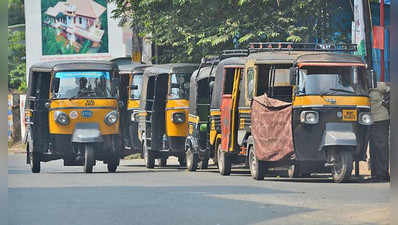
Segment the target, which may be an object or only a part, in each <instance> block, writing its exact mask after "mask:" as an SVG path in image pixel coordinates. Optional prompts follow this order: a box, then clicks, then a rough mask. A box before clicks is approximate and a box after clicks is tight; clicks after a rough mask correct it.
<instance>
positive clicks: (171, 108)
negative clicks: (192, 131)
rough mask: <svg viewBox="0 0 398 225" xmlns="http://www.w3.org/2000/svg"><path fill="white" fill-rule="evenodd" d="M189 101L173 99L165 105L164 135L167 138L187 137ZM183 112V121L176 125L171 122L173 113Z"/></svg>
mask: <svg viewBox="0 0 398 225" xmlns="http://www.w3.org/2000/svg"><path fill="white" fill-rule="evenodd" d="M188 110H189V100H185V99H175V100H168V101H167V103H166V135H167V136H168V137H186V136H187V135H188V117H189V111H188ZM176 112H183V113H184V114H185V121H184V122H183V123H179V124H176V123H174V122H173V121H172V118H173V113H176Z"/></svg>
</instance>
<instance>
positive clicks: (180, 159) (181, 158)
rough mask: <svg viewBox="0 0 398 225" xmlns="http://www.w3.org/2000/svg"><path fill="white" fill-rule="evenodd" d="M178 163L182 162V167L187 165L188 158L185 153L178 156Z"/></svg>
mask: <svg viewBox="0 0 398 225" xmlns="http://www.w3.org/2000/svg"><path fill="white" fill-rule="evenodd" d="M178 163H180V167H186V166H187V158H186V156H185V154H183V155H180V156H178Z"/></svg>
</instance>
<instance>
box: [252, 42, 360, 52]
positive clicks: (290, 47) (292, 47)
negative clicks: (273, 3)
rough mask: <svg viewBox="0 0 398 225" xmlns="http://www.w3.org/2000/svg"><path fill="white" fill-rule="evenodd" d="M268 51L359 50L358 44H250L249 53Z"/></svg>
mask: <svg viewBox="0 0 398 225" xmlns="http://www.w3.org/2000/svg"><path fill="white" fill-rule="evenodd" d="M268 51H321V52H355V51H357V45H356V44H319V43H294V42H252V43H250V44H249V54H250V53H256V52H268Z"/></svg>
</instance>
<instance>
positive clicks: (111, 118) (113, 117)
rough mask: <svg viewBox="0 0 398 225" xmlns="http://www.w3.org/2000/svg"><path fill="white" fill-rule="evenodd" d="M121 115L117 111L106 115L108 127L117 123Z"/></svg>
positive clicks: (105, 120)
mask: <svg viewBox="0 0 398 225" xmlns="http://www.w3.org/2000/svg"><path fill="white" fill-rule="evenodd" d="M118 117H119V115H118V113H117V111H110V112H109V113H108V114H106V115H105V119H104V122H105V123H106V125H108V126H111V125H113V124H115V123H116V122H117V119H118Z"/></svg>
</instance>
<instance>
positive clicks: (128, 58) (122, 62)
mask: <svg viewBox="0 0 398 225" xmlns="http://www.w3.org/2000/svg"><path fill="white" fill-rule="evenodd" d="M131 59H132V58H131V56H125V57H116V58H113V59H111V60H109V61H111V62H114V63H116V64H117V65H118V66H121V65H128V64H131V62H132V60H131Z"/></svg>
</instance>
